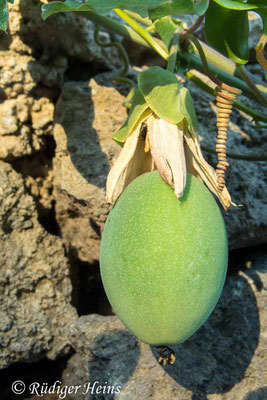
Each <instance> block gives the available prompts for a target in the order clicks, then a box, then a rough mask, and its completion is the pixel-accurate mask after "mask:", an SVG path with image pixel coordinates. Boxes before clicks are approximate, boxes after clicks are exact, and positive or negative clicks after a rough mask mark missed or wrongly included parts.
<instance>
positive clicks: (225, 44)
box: [205, 2, 249, 64]
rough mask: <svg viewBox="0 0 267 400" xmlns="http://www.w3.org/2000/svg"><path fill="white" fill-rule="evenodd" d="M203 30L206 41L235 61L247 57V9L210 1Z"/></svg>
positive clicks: (242, 62)
mask: <svg viewBox="0 0 267 400" xmlns="http://www.w3.org/2000/svg"><path fill="white" fill-rule="evenodd" d="M205 32H206V38H207V41H208V43H209V44H210V45H211V46H212V47H214V48H215V49H216V50H217V51H219V52H220V53H222V54H223V55H225V56H226V57H228V58H230V59H231V60H233V61H234V62H236V63H239V64H245V63H246V62H247V61H248V58H249V47H248V37H249V25H248V13H247V11H236V10H230V9H227V8H223V7H221V6H219V5H218V4H216V3H215V2H211V3H210V6H209V8H208V11H207V14H206V20H205Z"/></svg>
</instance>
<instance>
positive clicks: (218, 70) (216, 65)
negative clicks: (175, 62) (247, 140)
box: [78, 11, 266, 101]
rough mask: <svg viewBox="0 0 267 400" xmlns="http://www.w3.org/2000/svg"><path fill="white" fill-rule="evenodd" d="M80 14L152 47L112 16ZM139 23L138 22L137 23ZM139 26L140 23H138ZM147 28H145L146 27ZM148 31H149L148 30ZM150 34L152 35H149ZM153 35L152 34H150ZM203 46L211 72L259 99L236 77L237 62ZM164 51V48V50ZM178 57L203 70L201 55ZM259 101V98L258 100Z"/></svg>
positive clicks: (182, 55)
mask: <svg viewBox="0 0 267 400" xmlns="http://www.w3.org/2000/svg"><path fill="white" fill-rule="evenodd" d="M78 14H79V15H81V16H83V17H85V18H87V19H89V20H90V21H93V22H95V23H96V24H99V25H101V26H102V27H104V28H106V29H107V30H108V31H111V32H113V33H117V34H119V35H122V36H124V37H125V38H127V39H128V40H131V41H133V42H135V43H137V44H140V45H142V46H144V47H146V48H150V45H149V44H148V43H147V42H146V41H145V40H144V39H143V38H142V37H140V36H139V34H137V33H136V32H135V31H134V30H133V29H131V28H129V27H128V26H125V25H123V24H120V23H119V22H117V21H114V20H113V19H112V18H109V17H105V16H103V15H99V14H96V13H95V12H93V11H79V12H78ZM137 25H138V24H137ZM138 26H139V25H138ZM144 30H145V29H144ZM146 33H148V32H146ZM149 36H150V35H149ZM150 37H152V36H150ZM152 39H153V40H154V41H156V42H158V44H159V41H158V39H156V38H152ZM200 43H201V46H202V47H203V50H204V53H205V55H206V57H207V61H208V63H209V68H210V70H211V72H212V73H213V74H214V75H216V76H218V78H219V79H221V80H222V81H223V82H225V83H228V84H229V85H231V86H234V87H237V88H239V89H241V90H242V93H243V94H244V95H246V96H247V97H249V98H251V99H253V100H255V99H256V100H257V98H255V95H254V93H253V92H252V91H251V89H250V87H249V86H248V85H247V84H246V83H245V82H243V81H242V80H241V79H239V78H238V77H236V76H235V75H236V69H235V64H234V63H232V62H231V61H230V60H228V59H227V58H226V57H224V56H222V55H221V54H219V53H218V52H216V51H215V50H213V49H211V47H209V46H208V45H206V44H203V43H202V42H200ZM159 46H160V44H159ZM163 51H164V50H163ZM163 58H164V59H167V58H168V55H167V53H166V57H163ZM178 58H179V59H180V60H181V61H186V62H188V64H189V65H190V66H191V67H192V68H195V69H197V70H198V71H200V72H203V66H202V63H201V60H200V58H199V56H198V55H197V52H196V54H191V53H187V52H181V53H180V52H179V54H178ZM256 86H257V87H258V89H260V90H261V92H263V93H264V91H265V90H266V89H265V87H264V86H263V85H259V84H256ZM257 101H258V100H257Z"/></svg>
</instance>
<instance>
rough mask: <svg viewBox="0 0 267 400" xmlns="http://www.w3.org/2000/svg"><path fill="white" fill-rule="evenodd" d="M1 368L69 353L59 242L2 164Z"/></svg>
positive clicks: (72, 314) (66, 278)
mask: <svg viewBox="0 0 267 400" xmlns="http://www.w3.org/2000/svg"><path fill="white" fill-rule="evenodd" d="M0 182H1V187H0V243H1V246H0V270H1V273H0V304H1V306H0V309H1V312H0V347H1V350H0V368H3V367H7V366H8V365H10V364H12V363H14V362H17V361H25V360H27V361H35V360H38V359H40V358H42V357H44V355H46V356H47V357H48V358H52V359H54V358H55V357H56V356H57V355H59V354H64V353H66V352H67V351H68V350H69V342H68V339H67V337H66V335H65V333H64V330H65V328H66V325H67V324H69V323H71V322H74V321H75V319H76V318H77V314H76V310H75V309H74V308H73V307H72V306H71V304H70V302H71V294H72V285H71V280H70V266H69V263H68V260H67V258H66V257H65V252H64V248H63V245H62V241H61V239H59V238H57V237H55V236H52V235H50V234H48V233H47V232H46V231H45V230H44V228H43V227H42V226H41V225H40V223H39V222H38V215H37V211H36V207H35V204H34V201H33V199H32V197H31V196H29V195H28V194H27V192H26V190H25V187H24V183H23V180H22V178H21V176H20V175H19V174H17V173H16V172H15V171H14V170H13V169H12V167H11V166H10V165H9V164H7V163H4V162H2V161H1V162H0Z"/></svg>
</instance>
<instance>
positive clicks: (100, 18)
mask: <svg viewBox="0 0 267 400" xmlns="http://www.w3.org/2000/svg"><path fill="white" fill-rule="evenodd" d="M77 13H78V14H79V15H81V16H82V17H85V18H86V19H89V20H90V21H93V22H95V23H96V24H98V25H101V26H102V27H103V28H106V29H107V30H108V31H111V32H113V33H117V34H118V35H122V36H124V37H125V38H127V39H129V40H132V41H133V42H135V43H137V44H141V45H142V46H145V47H148V48H150V46H149V45H148V44H147V42H146V41H145V40H144V39H142V38H141V37H140V36H139V35H138V34H137V33H136V32H135V31H134V30H133V29H131V28H129V27H128V26H125V25H123V24H120V23H119V22H117V21H115V20H114V19H112V18H109V17H105V16H104V15H99V14H97V13H95V12H93V11H78V12H77Z"/></svg>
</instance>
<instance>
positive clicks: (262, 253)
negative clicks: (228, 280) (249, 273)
mask: <svg viewBox="0 0 267 400" xmlns="http://www.w3.org/2000/svg"><path fill="white" fill-rule="evenodd" d="M259 259H262V261H264V259H266V244H265V243H264V244H261V245H258V246H253V247H247V248H244V249H236V250H231V251H230V253H229V262H228V275H235V274H237V273H238V272H239V271H240V270H241V271H246V270H248V269H250V268H251V267H252V266H254V263H256V262H259Z"/></svg>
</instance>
